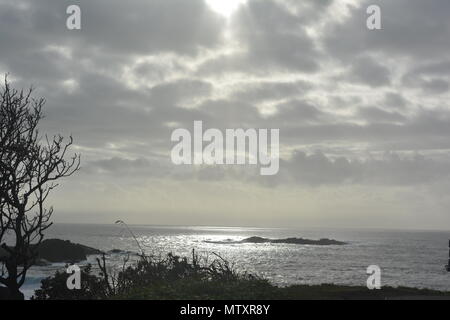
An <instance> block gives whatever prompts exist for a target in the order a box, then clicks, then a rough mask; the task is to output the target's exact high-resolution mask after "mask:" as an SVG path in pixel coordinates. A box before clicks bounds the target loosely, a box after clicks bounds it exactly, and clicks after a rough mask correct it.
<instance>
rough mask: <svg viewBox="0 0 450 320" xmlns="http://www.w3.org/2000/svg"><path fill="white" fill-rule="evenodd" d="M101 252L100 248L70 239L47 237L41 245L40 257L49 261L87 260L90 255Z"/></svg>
mask: <svg viewBox="0 0 450 320" xmlns="http://www.w3.org/2000/svg"><path fill="white" fill-rule="evenodd" d="M101 253H102V251H100V250H97V249H94V248H91V247H88V246H84V245H81V244H77V243H72V242H70V241H69V240H60V239H47V240H44V241H42V243H41V244H40V245H39V249H38V259H44V260H47V261H49V262H79V261H83V260H86V259H87V256H88V255H92V254H101Z"/></svg>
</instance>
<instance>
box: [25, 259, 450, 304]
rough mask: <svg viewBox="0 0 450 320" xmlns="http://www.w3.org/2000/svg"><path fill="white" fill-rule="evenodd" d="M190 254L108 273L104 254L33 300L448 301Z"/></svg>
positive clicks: (435, 294)
mask: <svg viewBox="0 0 450 320" xmlns="http://www.w3.org/2000/svg"><path fill="white" fill-rule="evenodd" d="M212 256H213V258H212V259H208V258H207V257H201V256H199V255H198V254H197V253H196V252H195V251H192V256H191V257H180V256H176V255H173V254H168V255H166V256H165V257H164V258H157V257H153V256H145V255H140V256H139V259H138V261H137V262H136V263H131V264H129V265H127V261H128V260H127V259H125V260H124V264H123V266H122V268H121V270H119V271H116V272H114V271H111V270H112V269H111V268H109V267H108V265H107V259H106V256H105V255H102V256H101V257H99V258H98V259H97V263H98V265H97V266H96V268H94V267H93V266H91V265H88V266H86V267H84V268H82V271H81V289H80V290H69V289H68V288H67V286H66V281H67V278H68V275H67V274H66V273H65V272H57V273H56V274H55V275H54V276H51V277H48V278H46V279H44V280H43V281H42V285H41V288H40V289H38V290H36V292H35V295H34V297H33V299H36V300H57V299H65V300H72V299H74V300H97V299H135V300H143V299H144V300H148V299H149V300H308V299H411V298H424V297H429V298H433V299H436V298H442V299H450V293H448V292H440V291H434V290H427V289H416V288H405V287H399V288H392V287H383V288H382V289H381V290H369V289H367V287H363V286H360V287H357V286H342V285H334V284H322V285H313V286H309V285H291V286H288V287H279V286H276V285H274V284H272V283H271V282H270V281H269V280H268V279H265V278H263V277H260V276H258V275H253V274H251V273H248V272H245V271H238V269H237V268H236V266H234V265H233V264H232V263H230V262H229V261H227V260H226V259H224V258H223V257H221V256H219V255H217V254H212Z"/></svg>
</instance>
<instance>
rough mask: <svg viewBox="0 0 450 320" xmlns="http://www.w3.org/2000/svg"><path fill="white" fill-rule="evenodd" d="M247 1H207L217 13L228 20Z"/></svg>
mask: <svg viewBox="0 0 450 320" xmlns="http://www.w3.org/2000/svg"><path fill="white" fill-rule="evenodd" d="M245 1H246V0H206V3H207V4H208V5H209V7H210V8H211V9H212V10H214V11H215V12H217V13H219V14H221V15H222V16H224V17H226V18H228V17H230V16H231V15H232V14H233V12H235V11H236V10H237V9H238V8H239V6H240V5H241V4H243V3H245Z"/></svg>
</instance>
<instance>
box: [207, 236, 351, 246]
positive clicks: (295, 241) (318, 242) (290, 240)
mask: <svg viewBox="0 0 450 320" xmlns="http://www.w3.org/2000/svg"><path fill="white" fill-rule="evenodd" d="M205 242H208V243H216V244H233V243H234V244H236V243H237V244H239V243H286V244H303V245H316V246H331V245H344V244H346V243H345V242H341V241H337V240H333V239H320V240H310V239H303V238H286V239H267V238H262V237H250V238H246V239H244V240H241V241H205Z"/></svg>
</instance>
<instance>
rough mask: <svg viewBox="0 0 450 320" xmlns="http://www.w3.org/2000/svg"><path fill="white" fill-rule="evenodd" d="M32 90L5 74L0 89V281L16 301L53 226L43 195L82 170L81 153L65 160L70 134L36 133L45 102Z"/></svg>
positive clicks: (70, 140) (51, 208) (19, 297)
mask: <svg viewBox="0 0 450 320" xmlns="http://www.w3.org/2000/svg"><path fill="white" fill-rule="evenodd" d="M32 92H33V89H32V88H31V89H29V90H28V91H23V90H16V89H13V88H11V86H10V84H9V83H8V79H7V77H5V83H4V86H3V87H1V88H0V245H1V249H0V250H2V251H3V255H2V256H1V257H0V268H1V269H0V284H2V285H4V286H6V287H7V288H8V290H9V294H10V297H11V298H14V299H23V294H22V293H21V292H20V287H21V286H22V285H23V283H24V281H25V278H26V275H27V271H28V270H29V268H30V267H31V266H32V265H33V264H34V263H35V262H36V257H37V249H38V246H39V244H40V243H41V242H42V240H43V238H44V231H45V230H47V229H48V228H49V227H50V226H51V225H52V222H50V218H51V216H52V213H53V207H50V208H46V207H45V206H44V203H45V201H46V199H47V197H48V196H49V194H50V192H51V191H52V190H53V189H54V188H56V187H57V186H58V184H57V183H56V181H57V180H59V179H60V178H63V177H68V176H71V175H72V174H73V173H74V172H76V171H77V170H79V168H80V156H79V155H77V154H75V155H73V156H71V157H69V158H68V159H66V154H67V151H68V149H69V148H70V147H71V146H72V143H73V140H72V137H70V138H69V140H68V141H67V142H65V141H64V139H63V137H62V136H60V135H57V136H54V137H52V138H48V137H47V136H41V135H40V133H39V130H38V124H39V121H40V120H41V119H42V118H43V113H42V107H43V105H44V104H45V100H44V99H42V98H41V99H34V98H33V97H32Z"/></svg>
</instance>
